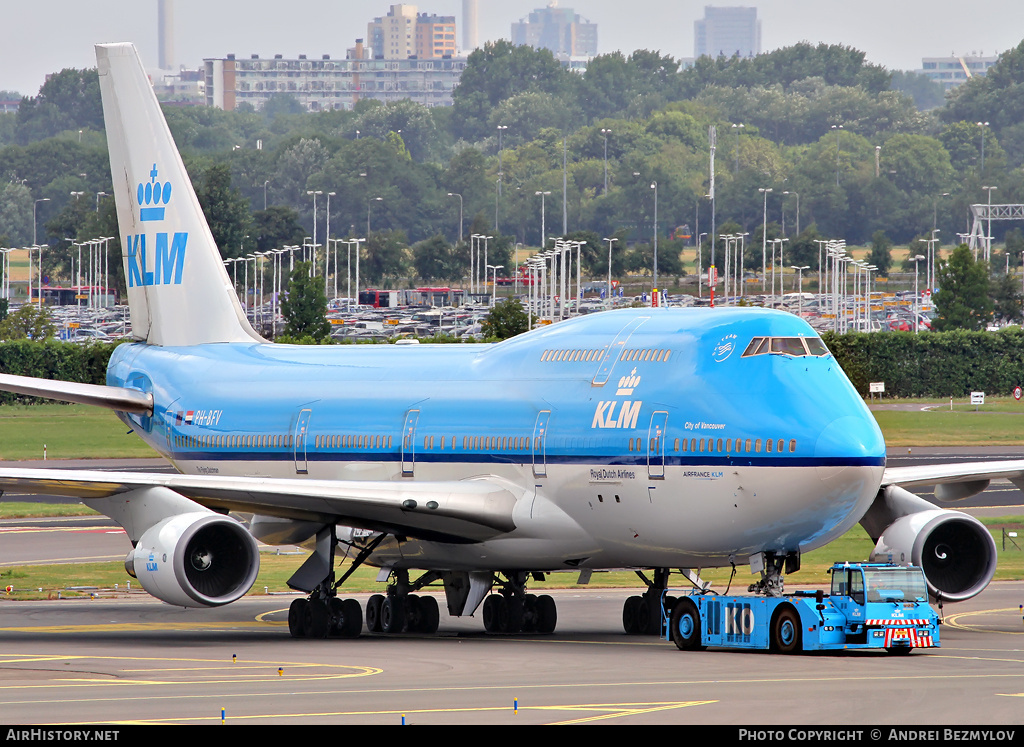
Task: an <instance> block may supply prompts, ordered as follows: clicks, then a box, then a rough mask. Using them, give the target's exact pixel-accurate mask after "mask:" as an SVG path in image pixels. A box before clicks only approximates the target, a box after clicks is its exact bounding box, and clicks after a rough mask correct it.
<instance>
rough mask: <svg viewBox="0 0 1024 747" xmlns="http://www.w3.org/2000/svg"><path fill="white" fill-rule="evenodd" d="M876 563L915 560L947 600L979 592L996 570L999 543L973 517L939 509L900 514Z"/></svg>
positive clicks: (878, 549)
mask: <svg viewBox="0 0 1024 747" xmlns="http://www.w3.org/2000/svg"><path fill="white" fill-rule="evenodd" d="M871 560H872V561H873V562H893V563H913V564H914V565H916V566H920V567H921V568H922V570H924V576H925V579H926V580H927V581H928V592H929V593H930V594H931V595H932V597H934V598H937V599H941V600H942V601H944V602H962V601H964V600H965V599H970V598H971V597H973V596H975V595H976V594H979V593H980V592H981V591H982V590H983V589H984V588H985V587H986V586H988V583H989V581H991V580H992V576H993V575H995V572H996V543H995V540H993V539H992V535H991V534H989V531H988V529H986V528H985V525H984V524H982V523H981V522H980V521H978V520H977V519H975V518H974V517H973V516H968V515H967V514H962V513H959V512H957V511H946V510H943V509H934V510H931V511H919V512H917V513H913V514H909V515H907V516H903V517H900V518H899V519H897V520H896V521H894V522H893V523H892V524H890V525H889V526H888V527H887V528H886V530H885V531H884V532H883V533H882V536H881V537H879V538H878V543H877V544H876V545H875V549H874V550H873V551H872V553H871Z"/></svg>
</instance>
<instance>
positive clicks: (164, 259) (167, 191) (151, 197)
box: [125, 164, 188, 288]
mask: <svg viewBox="0 0 1024 747" xmlns="http://www.w3.org/2000/svg"><path fill="white" fill-rule="evenodd" d="M158 173H159V172H158V171H157V168H156V164H153V170H152V171H150V172H149V178H150V181H149V183H147V184H139V186H138V193H137V198H138V205H139V222H140V223H148V222H158V221H162V220H163V219H164V212H165V209H166V205H167V203H168V202H169V201H170V199H171V183H170V182H163V183H161V182H158V181H157V180H156V179H157V176H158ZM144 206H145V207H144ZM187 244H188V232H187V231H177V232H175V233H174V234H173V235H172V234H170V233H168V232H166V231H157V232H155V233H153V234H145V233H139V234H135V235H129V236H127V237H126V238H125V249H126V251H127V254H128V287H129V288H133V287H135V286H146V285H180V284H181V273H182V270H183V269H184V267H185V249H186V246H187Z"/></svg>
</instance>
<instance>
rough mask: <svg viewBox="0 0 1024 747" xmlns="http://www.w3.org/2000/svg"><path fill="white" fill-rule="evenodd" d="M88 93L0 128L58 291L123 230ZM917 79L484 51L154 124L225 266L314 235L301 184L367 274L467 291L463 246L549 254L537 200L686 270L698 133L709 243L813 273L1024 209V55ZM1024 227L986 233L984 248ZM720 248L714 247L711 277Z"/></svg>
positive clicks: (64, 76)
mask: <svg viewBox="0 0 1024 747" xmlns="http://www.w3.org/2000/svg"><path fill="white" fill-rule="evenodd" d="M96 81H97V79H96V72H95V70H64V71H62V72H60V73H58V74H56V75H54V76H52V77H51V78H50V79H49V80H48V81H47V83H46V84H44V85H43V86H42V88H41V89H40V91H39V94H38V95H37V96H34V97H25V98H24V99H23V100H22V105H21V108H20V109H19V111H18V112H17V113H16V114H3V115H0V243H2V244H3V245H5V246H22V245H26V244H28V243H31V240H32V234H33V232H34V229H35V228H36V225H38V230H37V231H35V232H36V233H37V234H38V241H39V242H40V243H43V242H45V243H47V244H49V249H48V250H47V251H46V252H45V253H44V267H45V268H46V270H47V272H48V273H51V274H54V275H55V276H57V277H60V276H64V277H70V275H71V269H70V268H71V266H72V263H73V262H74V261H77V254H76V250H75V248H74V247H73V244H72V242H73V241H80V240H83V239H88V238H95V237H97V236H117V233H118V232H117V229H116V219H115V216H114V211H113V204H112V201H111V200H110V199H109V197H108V195H109V193H110V192H112V189H111V182H110V176H109V168H108V165H107V157H106V144H105V138H104V133H103V124H102V117H101V108H100V106H99V94H98V84H97V82H96ZM924 83H925V82H924V81H921V80H916V79H913V76H908V75H906V74H900V75H894V74H892V73H891V72H889V71H886V70H885V69H884V68H881V67H880V66H877V65H873V64H871V63H869V62H868V61H867V60H866V59H865V56H864V54H863V53H862V52H859V51H857V50H855V49H851V48H849V47H844V46H841V45H825V44H819V45H810V44H798V45H794V46H792V47H788V48H785V49H781V50H777V51H775V52H771V53H767V54H763V55H759V56H757V57H754V58H750V59H740V58H719V59H716V60H712V59H710V58H701V59H700V60H698V61H697V62H696V63H695V64H694V65H693V66H692V67H686V68H684V67H683V66H682V65H681V64H680V62H679V61H677V60H675V59H673V58H672V57H670V56H667V55H662V54H660V53H656V52H650V51H644V50H639V51H636V52H634V53H632V54H630V55H624V54H622V53H617V52H616V53H612V54H608V55H601V56H598V57H596V58H594V59H593V60H592V61H591V62H590V64H589V65H588V68H587V70H586V73H585V74H583V75H580V74H577V73H575V72H570V71H568V70H565V69H563V68H562V67H561V66H560V65H559V64H558V63H557V62H556V61H555V60H554V58H553V57H552V56H551V54H550V53H549V52H547V51H546V50H533V49H530V48H528V47H515V46H513V45H511V44H509V43H508V42H496V43H493V44H488V45H487V46H485V47H484V48H483V49H480V50H477V51H475V52H474V53H473V54H472V55H471V56H470V58H469V61H468V64H467V67H466V70H465V72H464V74H463V77H462V81H461V83H460V85H459V86H458V88H457V89H456V90H455V92H454V105H453V106H452V107H447V108H435V109H428V108H425V107H423V106H421V105H419V104H415V103H413V102H410V101H403V102H396V103H391V104H386V105H385V104H379V103H376V102H370V101H362V102H359V103H358V104H357V105H356V106H355V107H354V109H353V110H352V111H333V112H321V113H305V112H301V111H299V110H298V109H299V107H297V105H296V102H295V101H294V99H290V98H289V97H288V96H286V95H282V96H281V97H279V98H277V99H274V100H272V101H271V102H270V103H268V104H267V105H266V106H265V107H264V108H263V109H262V110H260V111H253V110H252V109H251V107H243V108H242V109H240V110H238V111H233V112H225V111H221V110H218V109H213V108H207V107H182V106H174V105H170V104H168V105H165V113H166V115H167V119H168V123H169V125H170V127H171V130H172V132H173V134H174V137H175V140H176V141H177V143H178V145H179V148H180V149H181V151H182V153H183V157H184V159H185V162H186V166H187V168H188V170H189V173H190V175H191V177H192V180H193V184H194V185H195V187H196V191H197V194H198V195H199V198H200V202H201V203H202V204H203V207H204V210H205V211H206V213H207V216H208V218H209V220H210V222H211V228H212V230H213V234H214V237H215V239H216V241H217V243H218V246H219V247H220V249H221V252H222V253H223V255H224V256H225V258H230V257H235V256H241V255H247V254H249V253H251V252H253V251H256V250H258V251H265V250H267V249H270V248H276V247H280V246H282V245H284V244H295V243H302V241H303V240H304V238H305V237H307V236H312V235H313V223H314V212H313V197H312V196H311V195H309V193H310V192H319V193H320V195H318V197H317V203H316V205H317V212H316V216H315V218H316V222H317V235H318V240H319V241H320V242H321V243H323V236H324V235H325V233H326V231H327V229H328V225H327V210H326V208H327V195H328V193H332V194H331V196H330V218H329V221H330V234H331V236H334V237H356V236H358V237H362V236H366V235H367V234H369V241H368V243H367V245H365V246H364V249H363V258H364V259H363V261H362V264H361V273H362V274H363V276H364V277H366V278H367V280H368V281H369V282H372V283H381V284H390V283H397V282H400V279H403V278H410V277H412V276H415V277H417V278H420V279H422V280H425V281H435V280H456V279H459V278H462V277H465V276H466V275H467V274H468V269H469V249H468V247H467V246H464V245H460V244H459V237H460V235H461V236H462V237H463V243H468V237H469V236H470V235H471V234H473V233H478V234H486V235H491V236H493V237H494V238H493V239H492V240H491V241H490V242H489V247H488V251H489V253H493V254H489V257H491V256H493V257H494V259H493V260H490V259H489V261H491V263H492V264H504V265H505V266H506V268H508V267H509V266H510V263H509V256H510V251H511V249H512V248H513V247H514V246H515V245H516V244H517V243H521V244H524V245H526V246H531V247H538V246H540V244H541V224H542V216H541V197H540V196H539V195H538V194H537V193H538V192H542V193H545V198H544V210H545V215H544V216H543V222H544V223H545V228H546V230H545V234H546V238H547V239H548V240H549V241H550V239H551V237H553V236H555V235H561V234H563V232H564V233H573V234H577V235H585V236H586V240H587V242H588V243H587V246H586V248H585V250H584V251H585V262H586V267H587V269H588V271H589V272H591V273H593V274H603V273H604V272H605V271H606V270H607V252H606V251H605V250H604V248H605V245H604V244H602V239H603V238H604V237H615V238H618V239H619V243H618V244H617V247H616V252H615V253H614V255H613V267H612V270H613V272H615V273H620V272H629V271H633V272H649V270H647V268H648V267H650V264H651V262H650V259H651V257H652V255H653V238H654V235H655V233H657V235H658V247H659V269H661V266H662V264H663V263H665V267H664V270H662V271H663V272H664V273H665V274H676V275H678V274H682V273H684V272H692V271H693V269H694V268H693V267H692V265H691V266H683V265H682V264H681V263H680V262H679V261H678V256H679V255H678V250H679V249H682V248H683V246H684V243H692V241H694V240H695V239H697V238H700V236H701V235H702V234H708V235H709V236H710V234H711V211H712V205H711V202H710V200H708V199H707V198H706V196H705V195H707V194H708V192H709V151H710V145H711V144H710V140H709V127H710V126H714V127H715V128H716V131H717V143H716V181H715V206H714V207H715V210H716V220H717V225H716V226H715V229H716V230H715V233H716V234H719V235H720V234H722V233H724V232H727V231H732V232H746V233H748V234H750V238H751V239H752V240H750V241H749V242H748V247H749V250H748V251H749V256H748V257H747V259H746V263H745V264H746V266H748V267H758V268H759V267H760V261H761V260H760V256H759V254H760V251H759V249H757V248H756V246H757V244H759V243H760V240H761V233H762V232H763V226H764V224H765V223H767V231H768V238H778V237H782V236H783V235H784V236H787V237H789V238H790V244H789V245H788V246H787V248H786V250H787V253H788V254H787V256H790V257H791V258H792V260H793V262H794V263H796V262H799V263H800V264H809V265H811V266H812V267H815V266H816V265H817V246H818V245H817V244H815V243H814V240H815V239H816V238H821V237H825V238H845V239H846V240H847V241H848V242H849V243H851V244H853V243H864V242H868V241H869V240H873V238H877V237H881V239H879V240H880V241H882V242H884V241H889V242H893V241H895V242H898V243H908V242H914V241H915V239H917V238H920V237H925V236H928V235H931V232H932V230H933V229H938V230H939V236H940V238H942V239H944V243H947V244H948V243H952V242H953V240H954V237H955V236H956V234H957V233H963V232H966V231H967V230H968V229H969V223H968V220H969V218H968V216H969V212H968V209H969V205H970V204H971V203H974V202H980V201H982V200H983V197H984V192H983V191H982V190H981V187H982V186H995V187H996V190H995V192H994V197H995V199H996V201H1000V202H1015V201H1017V202H1020V201H1024V169H1022V164H1024V124H1022V122H1024V117H1022V116H1018V115H1022V114H1024V94H1022V93H1021V91H1024V43H1022V45H1020V46H1018V47H1016V48H1015V49H1012V50H1009V51H1008V52H1006V53H1004V54H1003V55H1002V56H1001V57H1000V59H999V62H998V63H997V64H996V65H995V66H994V67H993V68H992V69H991V70H990V71H989V73H988V75H987V77H984V78H974V79H972V80H970V81H968V82H967V83H965V84H964V85H963V86H961V87H960V88H959V89H957V90H956V91H955V92H953V94H951V95H950V96H949V97H948V98H947V99H946V100H945V102H944V103H943V104H942V105H941V106H939V107H936V108H933V109H927V110H926V109H923V108H919V107H918V105H917V104H916V103H915V100H920V101H927V100H928V95H926V94H927V93H928V89H927V86H925V85H924ZM894 86H895V87H894ZM922 86H923V87H924V89H925V94H922V93H921V92H920V91H918V90H917V89H920V88H922ZM898 87H902V88H903V89H915V94H914V96H912V95H911V94H910V93H908V92H906V91H905V90H898ZM931 94H934V90H932V91H931ZM915 97H916V99H915ZM923 106H925V104H922V107H923ZM979 121H981V122H987V123H988V124H987V125H984V126H979V125H978V124H977V123H978V122H979ZM498 127H502V128H507V129H501V130H499V129H498ZM499 133H501V134H500V137H499ZM499 140H500V147H499ZM257 143H259V144H261V145H262V147H260V148H258V147H257ZM982 151H984V162H982ZM606 153H607V158H606V156H605V154H606ZM606 174H607V177H606ZM563 184H564V198H563ZM606 185H607V186H606ZM652 185H656V189H655V188H654V187H652ZM759 190H771V191H770V192H761V191H759ZM765 195H767V198H766V197H765ZM378 198H379V199H378ZM43 200H45V201H43ZM655 203H657V214H658V221H657V225H655V222H654V214H655ZM460 209H461V216H462V220H461V221H460ZM766 212H767V221H765V213H766ZM33 213H36V216H35V219H34V216H33ZM683 225H686V226H688V227H689V233H687V232H686V231H679V230H676V229H678V228H679V227H681V226H683ZM798 227H799V230H798ZM563 228H564V231H563ZM1014 228H1015V227H1013V226H1012V225H1011V226H1008V227H1006V228H1003V227H1000V226H998V225H994V226H993V229H994V233H995V234H996V239H997V241H1002V240H1004V239H1006V238H1007V235H1006V231H1007V230H1008V229H1009V230H1013V229H1014ZM683 235H691V236H693V237H694V238H693V239H688V240H684V239H681V238H673V237H679V236H683ZM1010 238H1013V235H1011V236H1010ZM710 248H711V247H710V239H709V238H705V240H704V245H703V247H702V249H703V258H702V262H703V265H704V266H706V264H707V262H708V259H709V255H710ZM724 248H725V247H724V243H722V242H721V240H720V243H719V246H718V247H717V251H716V259H717V260H719V262H720V261H721V258H722V257H723V256H724ZM112 251H113V252H119V251H120V247H119V244H117V243H116V242H115V243H114V244H113V245H112ZM789 253H791V254H789ZM112 256H116V255H112ZM1010 259H1011V265H1013V266H1016V265H1017V264H1018V263H1019V262H1020V258H1019V253H1017V254H1011V255H1010ZM341 261H342V262H344V261H345V260H344V259H343V260H341ZM113 265H114V266H116V267H118V268H120V265H121V263H120V262H116V261H115V262H113Z"/></svg>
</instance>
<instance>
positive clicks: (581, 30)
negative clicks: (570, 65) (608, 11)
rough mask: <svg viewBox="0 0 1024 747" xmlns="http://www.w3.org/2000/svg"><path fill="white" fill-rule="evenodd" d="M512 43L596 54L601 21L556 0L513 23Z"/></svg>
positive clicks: (582, 54) (581, 54)
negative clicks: (582, 15)
mask: <svg viewBox="0 0 1024 747" xmlns="http://www.w3.org/2000/svg"><path fill="white" fill-rule="evenodd" d="M512 43H513V44H516V45H527V46H530V47H533V48H534V49H550V50H551V52H552V53H553V54H555V55H556V56H557V55H563V56H565V55H568V56H570V57H593V56H594V55H596V54H597V24H596V23H591V22H590V21H588V20H586V19H585V18H582V17H581V16H580V15H579V14H577V13H576V12H574V11H573V9H572V8H559V7H558V3H557V0H552V1H551V3H550V4H549V5H548V7H546V8H540V9H538V10H535V11H533V12H532V13H530V15H529V16H528V17H527V18H524V19H522V20H520V21H519V23H513V24H512Z"/></svg>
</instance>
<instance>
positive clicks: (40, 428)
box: [0, 404, 157, 460]
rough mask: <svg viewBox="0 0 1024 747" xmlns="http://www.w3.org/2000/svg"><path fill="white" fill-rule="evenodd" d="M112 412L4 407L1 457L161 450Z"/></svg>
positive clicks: (112, 455)
mask: <svg viewBox="0 0 1024 747" xmlns="http://www.w3.org/2000/svg"><path fill="white" fill-rule="evenodd" d="M127 432H128V427H127V426H125V425H124V423H122V422H121V421H120V420H118V419H117V416H115V415H114V413H113V412H111V411H110V410H104V409H101V408H98V407H89V406H87V405H58V404H45V405H4V406H2V407H0V459H2V460H24V459H42V458H43V447H44V446H45V448H46V458H47V459H127V458H134V457H154V456H157V454H156V453H155V452H154V451H153V450H152V449H151V448H149V447H148V446H147V445H146V444H145V443H143V441H142V439H140V438H139V437H138V436H136V435H134V434H133V435H126V434H127Z"/></svg>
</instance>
